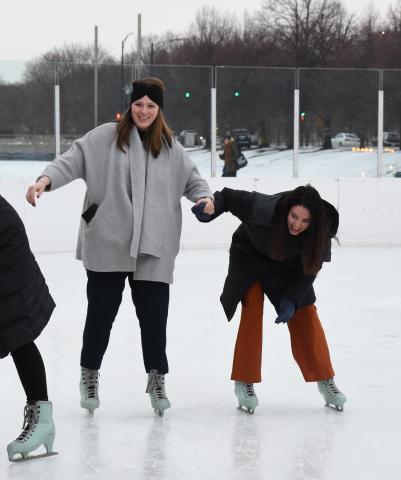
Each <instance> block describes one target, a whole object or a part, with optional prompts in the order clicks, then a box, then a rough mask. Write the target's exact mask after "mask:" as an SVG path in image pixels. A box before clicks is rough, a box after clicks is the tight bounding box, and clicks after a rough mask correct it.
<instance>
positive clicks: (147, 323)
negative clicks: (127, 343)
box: [129, 278, 170, 373]
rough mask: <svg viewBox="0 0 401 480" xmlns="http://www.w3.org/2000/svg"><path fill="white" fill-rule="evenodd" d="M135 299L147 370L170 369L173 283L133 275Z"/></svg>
mask: <svg viewBox="0 0 401 480" xmlns="http://www.w3.org/2000/svg"><path fill="white" fill-rule="evenodd" d="M129 282H130V286H131V295H132V300H133V302H134V305H135V309H136V315H137V317H138V320H139V326H140V328H141V340H142V353H143V361H144V364H145V370H146V372H149V371H150V370H153V369H155V370H158V372H159V373H168V362H167V355H166V328H167V316H168V305H169V299H170V286H169V284H168V283H163V282H148V281H143V280H132V279H131V278H130V279H129Z"/></svg>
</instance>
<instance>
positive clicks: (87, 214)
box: [81, 203, 99, 225]
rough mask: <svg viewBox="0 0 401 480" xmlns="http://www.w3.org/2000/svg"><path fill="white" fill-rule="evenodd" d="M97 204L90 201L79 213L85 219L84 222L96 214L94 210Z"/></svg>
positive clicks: (87, 222) (87, 221)
mask: <svg viewBox="0 0 401 480" xmlns="http://www.w3.org/2000/svg"><path fill="white" fill-rule="evenodd" d="M98 207H99V205H98V204H97V203H92V205H90V206H89V207H88V208H87V209H86V210H85V211H84V213H83V214H82V215H81V217H82V218H83V219H84V220H85V222H86V224H87V225H88V224H89V222H90V221H91V220H92V218H93V217H94V216H95V214H96V210H97V209H98Z"/></svg>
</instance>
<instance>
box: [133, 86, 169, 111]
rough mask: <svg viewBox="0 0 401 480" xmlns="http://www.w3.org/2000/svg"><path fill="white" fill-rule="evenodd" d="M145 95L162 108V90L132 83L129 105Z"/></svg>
mask: <svg viewBox="0 0 401 480" xmlns="http://www.w3.org/2000/svg"><path fill="white" fill-rule="evenodd" d="M145 95H147V96H148V97H149V98H150V99H151V100H152V101H153V102H155V103H156V104H157V105H159V107H160V108H163V90H162V89H161V88H160V87H158V86H157V85H147V84H146V83H139V82H133V84H132V93H131V103H134V102H135V101H136V100H138V99H140V98H142V97H144V96H145Z"/></svg>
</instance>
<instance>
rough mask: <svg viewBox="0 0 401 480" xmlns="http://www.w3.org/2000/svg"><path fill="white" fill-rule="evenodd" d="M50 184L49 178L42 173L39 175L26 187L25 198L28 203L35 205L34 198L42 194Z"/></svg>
mask: <svg viewBox="0 0 401 480" xmlns="http://www.w3.org/2000/svg"><path fill="white" fill-rule="evenodd" d="M49 186H50V178H49V177H47V176H46V175H44V176H43V177H40V178H39V179H38V180H37V181H36V182H35V183H34V184H33V185H31V186H30V187H28V190H27V192H26V196H25V198H26V199H27V201H28V203H30V204H31V205H32V206H33V207H36V200H37V199H38V198H39V197H40V196H41V195H42V193H43V192H44V191H45V190H46V189H47V188H48V187H49Z"/></svg>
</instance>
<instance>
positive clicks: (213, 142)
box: [210, 67, 217, 177]
mask: <svg viewBox="0 0 401 480" xmlns="http://www.w3.org/2000/svg"><path fill="white" fill-rule="evenodd" d="M216 73H217V72H216V67H212V88H211V91H210V100H211V109H210V115H211V119H210V157H211V158H210V160H211V164H210V166H211V168H210V175H211V176H212V177H215V176H216V170H217V166H216V156H217V153H216V132H217V121H216V115H217V111H216Z"/></svg>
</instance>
